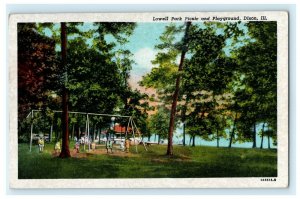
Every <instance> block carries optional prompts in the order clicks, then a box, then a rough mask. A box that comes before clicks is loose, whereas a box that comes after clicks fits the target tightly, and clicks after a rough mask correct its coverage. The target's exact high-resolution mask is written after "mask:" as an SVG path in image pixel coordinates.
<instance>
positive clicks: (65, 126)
mask: <svg viewBox="0 0 300 199" xmlns="http://www.w3.org/2000/svg"><path fill="white" fill-rule="evenodd" d="M61 58H62V67H63V69H64V72H65V75H66V72H67V65H66V61H67V30H66V23H65V22H62V23H61ZM68 98H69V96H68V89H67V88H66V84H65V83H64V85H63V94H62V107H63V111H62V132H63V135H62V147H61V153H60V155H59V157H60V158H68V157H71V155H70V150H69V117H68V102H69V99H68Z"/></svg>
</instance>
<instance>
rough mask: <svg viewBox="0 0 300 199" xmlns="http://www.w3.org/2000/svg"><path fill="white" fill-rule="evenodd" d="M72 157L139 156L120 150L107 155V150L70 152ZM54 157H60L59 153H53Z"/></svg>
mask: <svg viewBox="0 0 300 199" xmlns="http://www.w3.org/2000/svg"><path fill="white" fill-rule="evenodd" d="M70 153H71V157H73V158H86V157H88V156H91V155H108V156H117V157H137V156H138V154H132V153H126V152H124V151H120V150H113V153H111V152H109V153H107V151H106V149H95V150H90V151H88V152H80V153H77V152H76V150H75V149H71V150H70ZM52 155H53V156H54V157H58V156H59V153H55V152H53V153H52Z"/></svg>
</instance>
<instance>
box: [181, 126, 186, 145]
mask: <svg viewBox="0 0 300 199" xmlns="http://www.w3.org/2000/svg"><path fill="white" fill-rule="evenodd" d="M182 130H183V140H182V142H183V143H182V144H183V146H185V122H183V126H182Z"/></svg>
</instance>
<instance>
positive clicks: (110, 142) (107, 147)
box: [106, 139, 113, 153]
mask: <svg viewBox="0 0 300 199" xmlns="http://www.w3.org/2000/svg"><path fill="white" fill-rule="evenodd" d="M112 148H113V141H112V140H111V139H109V140H107V141H106V151H107V153H108V149H110V152H111V153H113V151H112Z"/></svg>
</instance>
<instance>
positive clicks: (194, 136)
mask: <svg viewBox="0 0 300 199" xmlns="http://www.w3.org/2000/svg"><path fill="white" fill-rule="evenodd" d="M192 138H193V144H192V146H193V147H194V146H195V138H196V135H193V137H192Z"/></svg>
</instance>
